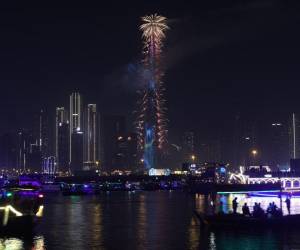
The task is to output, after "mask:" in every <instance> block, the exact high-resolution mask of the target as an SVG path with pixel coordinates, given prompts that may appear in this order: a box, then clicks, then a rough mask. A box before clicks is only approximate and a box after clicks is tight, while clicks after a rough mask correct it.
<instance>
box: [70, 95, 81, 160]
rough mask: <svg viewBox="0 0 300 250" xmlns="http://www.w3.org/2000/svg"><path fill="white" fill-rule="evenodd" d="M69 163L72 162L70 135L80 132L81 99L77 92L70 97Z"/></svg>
mask: <svg viewBox="0 0 300 250" xmlns="http://www.w3.org/2000/svg"><path fill="white" fill-rule="evenodd" d="M69 129H70V138H69V140H70V142H69V145H70V162H72V155H73V154H72V146H73V144H72V134H73V133H74V132H81V131H82V98H81V95H80V94H79V93H78V92H74V93H72V94H71V95H70V128H69Z"/></svg>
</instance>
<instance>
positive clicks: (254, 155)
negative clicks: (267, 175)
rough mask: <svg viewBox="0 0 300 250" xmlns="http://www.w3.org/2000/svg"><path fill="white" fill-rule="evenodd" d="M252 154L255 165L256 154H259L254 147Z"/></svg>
mask: <svg viewBox="0 0 300 250" xmlns="http://www.w3.org/2000/svg"><path fill="white" fill-rule="evenodd" d="M251 154H252V157H253V165H255V158H256V156H257V154H258V151H257V150H256V149H253V150H252V151H251Z"/></svg>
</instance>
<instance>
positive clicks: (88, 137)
mask: <svg viewBox="0 0 300 250" xmlns="http://www.w3.org/2000/svg"><path fill="white" fill-rule="evenodd" d="M98 127H99V124H98V115H97V106H96V104H88V106H87V111H86V115H85V129H84V132H85V133H84V138H85V143H84V144H85V162H84V168H85V169H87V170H91V169H95V168H96V167H97V162H98V160H99V154H98V149H99V143H98V139H99V129H98Z"/></svg>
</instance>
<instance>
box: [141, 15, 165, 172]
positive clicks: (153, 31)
mask: <svg viewBox="0 0 300 250" xmlns="http://www.w3.org/2000/svg"><path fill="white" fill-rule="evenodd" d="M166 20H167V19H166V18H165V17H163V16H159V15H157V14H154V15H150V16H144V17H142V22H143V23H142V25H141V26H140V30H141V31H142V38H143V42H144V53H143V54H144V59H143V64H144V74H143V77H144V79H143V80H144V82H145V84H144V86H145V87H144V89H143V90H142V91H141V99H140V101H139V109H140V110H139V112H138V117H137V137H138V149H139V152H140V156H141V158H142V161H143V162H144V166H145V168H146V169H150V168H155V167H162V166H161V159H162V157H163V155H164V154H165V152H166V144H167V119H166V108H165V100H164V98H163V95H164V90H165V89H164V86H163V83H162V76H163V70H162V65H161V54H162V45H163V44H162V42H163V40H164V38H165V31H166V30H167V29H168V26H167V24H166Z"/></svg>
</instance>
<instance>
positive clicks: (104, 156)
mask: <svg viewBox="0 0 300 250" xmlns="http://www.w3.org/2000/svg"><path fill="white" fill-rule="evenodd" d="M100 122H101V123H100V139H101V147H100V148H101V159H100V163H101V165H102V166H103V168H104V170H106V171H112V170H113V169H114V168H115V167H118V166H116V162H117V161H116V155H117V154H118V151H119V147H120V143H119V140H120V138H125V135H126V121H125V117H124V116H103V117H101V119H100Z"/></svg>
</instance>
